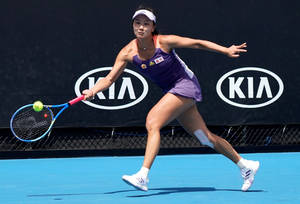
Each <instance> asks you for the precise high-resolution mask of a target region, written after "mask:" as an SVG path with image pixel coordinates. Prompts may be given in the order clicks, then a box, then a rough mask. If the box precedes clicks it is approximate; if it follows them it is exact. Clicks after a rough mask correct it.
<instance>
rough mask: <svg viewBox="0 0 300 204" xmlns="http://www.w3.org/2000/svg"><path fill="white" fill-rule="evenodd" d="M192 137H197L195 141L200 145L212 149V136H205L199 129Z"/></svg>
mask: <svg viewBox="0 0 300 204" xmlns="http://www.w3.org/2000/svg"><path fill="white" fill-rule="evenodd" d="M194 135H195V136H196V137H197V139H198V140H199V141H200V142H201V144H202V145H206V146H209V147H211V148H214V141H213V138H212V136H208V135H206V134H205V133H204V132H203V131H202V130H201V129H198V130H196V131H195V132H194Z"/></svg>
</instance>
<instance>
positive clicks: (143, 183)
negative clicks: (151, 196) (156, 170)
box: [122, 174, 149, 191]
mask: <svg viewBox="0 0 300 204" xmlns="http://www.w3.org/2000/svg"><path fill="white" fill-rule="evenodd" d="M122 179H123V181H124V182H125V183H127V184H129V185H131V186H133V187H134V188H136V189H138V190H142V191H148V186H147V183H148V182H149V179H148V178H143V177H142V176H140V175H138V174H133V175H131V176H129V175H124V176H122Z"/></svg>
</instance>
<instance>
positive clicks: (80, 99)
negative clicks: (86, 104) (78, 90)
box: [69, 95, 84, 106]
mask: <svg viewBox="0 0 300 204" xmlns="http://www.w3.org/2000/svg"><path fill="white" fill-rule="evenodd" d="M83 99H84V95H81V96H79V97H77V98H74V99H73V100H71V101H69V104H70V105H71V106H72V105H74V104H76V103H78V102H80V101H82V100H83Z"/></svg>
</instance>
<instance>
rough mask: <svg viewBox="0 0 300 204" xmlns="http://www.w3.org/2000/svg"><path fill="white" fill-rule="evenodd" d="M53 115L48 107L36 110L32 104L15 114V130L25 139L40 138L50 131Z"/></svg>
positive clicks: (17, 134) (13, 125) (13, 122)
mask: <svg viewBox="0 0 300 204" xmlns="http://www.w3.org/2000/svg"><path fill="white" fill-rule="evenodd" d="M52 115H53V114H52V112H51V110H50V109H48V108H44V109H43V110H42V111H40V112H36V111H34V110H33V108H32V107H31V106H30V107H26V108H24V109H22V110H20V111H19V112H18V113H17V114H16V115H15V116H14V119H13V121H12V128H13V131H14V133H15V134H16V136H17V137H19V138H21V139H24V140H33V139H35V138H38V137H40V136H42V135H43V134H45V133H46V132H47V131H48V129H49V127H50V125H51V122H52Z"/></svg>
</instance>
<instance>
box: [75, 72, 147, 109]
mask: <svg viewBox="0 0 300 204" xmlns="http://www.w3.org/2000/svg"><path fill="white" fill-rule="evenodd" d="M111 69H112V67H102V68H97V69H94V70H91V71H89V72H87V73H85V74H83V75H82V76H81V77H79V79H78V80H77V81H76V84H75V93H76V95H77V96H80V95H81V93H82V91H83V90H84V89H90V88H92V87H93V86H94V85H95V84H96V83H97V81H98V80H101V79H103V78H104V77H105V76H106V75H107V74H108V73H109V71H110V70H111ZM147 93H148V83H147V81H146V80H145V79H144V78H143V77H142V76H141V75H140V74H139V73H137V72H134V71H132V70H129V69H125V70H124V72H123V74H122V75H121V76H120V77H119V78H118V80H117V81H116V82H115V83H113V84H112V85H111V86H110V87H109V89H108V90H105V91H104V92H99V93H97V94H96V96H95V99H94V100H92V101H83V102H84V103H85V104H87V105H89V106H91V107H94V108H98V109H104V110H118V109H124V108H129V107H131V106H134V105H136V104H138V103H140V102H141V101H142V100H143V99H144V98H145V97H146V95H147Z"/></svg>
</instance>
